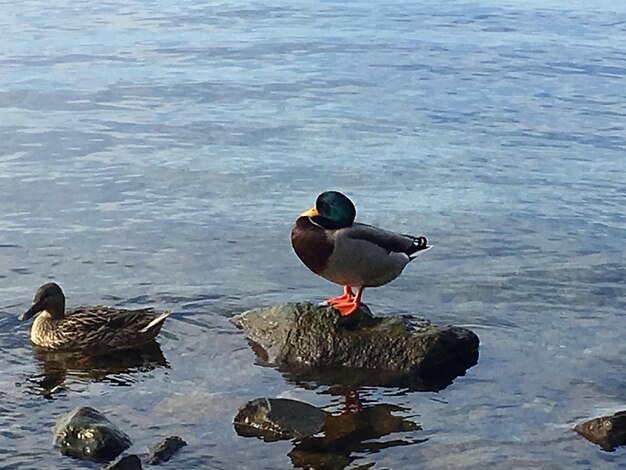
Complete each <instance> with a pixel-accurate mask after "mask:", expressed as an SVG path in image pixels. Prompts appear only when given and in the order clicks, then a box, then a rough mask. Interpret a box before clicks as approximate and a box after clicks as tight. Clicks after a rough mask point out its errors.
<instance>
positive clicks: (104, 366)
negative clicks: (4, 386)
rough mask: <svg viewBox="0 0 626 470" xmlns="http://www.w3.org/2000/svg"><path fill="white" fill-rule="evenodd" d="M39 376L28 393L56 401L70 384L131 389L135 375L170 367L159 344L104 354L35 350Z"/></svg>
mask: <svg viewBox="0 0 626 470" xmlns="http://www.w3.org/2000/svg"><path fill="white" fill-rule="evenodd" d="M33 356H34V357H35V359H36V363H37V369H38V372H37V373H36V374H35V375H33V376H31V377H29V379H28V380H27V383H26V389H27V391H28V393H31V394H36V395H42V396H44V397H46V398H54V397H55V395H57V394H59V393H62V392H63V391H65V390H66V387H67V385H68V382H79V383H90V382H107V383H111V384H113V385H117V386H130V385H131V384H132V383H133V382H136V375H137V374H141V373H144V372H148V371H151V370H154V369H157V368H161V367H163V368H169V367H170V365H169V363H168V362H167V359H166V358H165V356H164V355H163V352H162V351H161V347H160V346H159V344H158V343H157V342H156V341H153V342H151V343H147V344H144V345H142V346H140V347H136V348H129V349H120V350H115V351H109V352H104V353H83V352H80V351H72V352H59V351H50V350H47V349H43V348H39V347H36V346H35V347H33Z"/></svg>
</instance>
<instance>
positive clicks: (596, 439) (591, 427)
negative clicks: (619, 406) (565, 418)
mask: <svg viewBox="0 0 626 470" xmlns="http://www.w3.org/2000/svg"><path fill="white" fill-rule="evenodd" d="M574 431H576V432H577V433H578V434H580V435H581V436H583V437H584V438H586V439H587V440H589V441H591V442H593V443H594V444H598V445H599V446H600V447H602V449H604V450H608V451H613V450H615V448H616V447H618V446H623V445H624V444H626V410H624V411H619V412H617V413H615V414H614V415H613V416H601V417H599V418H594V419H590V420H589V421H585V422H584V423H580V424H578V425H576V427H575V428H574Z"/></svg>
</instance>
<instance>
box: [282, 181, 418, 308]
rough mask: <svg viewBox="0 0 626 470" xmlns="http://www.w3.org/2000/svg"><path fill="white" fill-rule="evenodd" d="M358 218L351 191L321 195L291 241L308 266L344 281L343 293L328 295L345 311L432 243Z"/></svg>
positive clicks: (325, 275) (317, 272)
mask: <svg viewBox="0 0 626 470" xmlns="http://www.w3.org/2000/svg"><path fill="white" fill-rule="evenodd" d="M355 217H356V209H355V208H354V204H353V203H352V201H351V200H350V199H348V197H347V196H345V195H343V194H341V193H340V192H337V191H326V192H323V193H322V194H320V195H319V196H318V197H317V200H316V201H315V207H313V208H312V209H309V210H308V211H306V212H303V213H302V214H300V217H299V218H298V219H297V220H296V223H295V225H294V227H293V229H292V231H291V244H292V246H293V249H294V251H295V252H296V254H297V255H298V257H299V258H300V260H301V261H302V262H303V263H304V264H305V266H306V267H307V268H309V269H310V270H311V271H313V272H314V273H315V274H317V275H319V276H321V277H323V278H324V279H327V280H329V281H331V282H334V283H336V284H339V285H342V286H343V288H344V290H343V295H340V296H339V297H332V298H330V299H326V302H327V303H329V304H330V305H332V306H333V307H334V308H335V309H337V310H338V311H339V312H340V313H341V315H343V316H347V315H350V314H352V313H354V312H355V311H356V310H357V309H358V308H359V305H360V303H361V296H362V295H363V289H365V288H366V287H378V286H382V285H383V284H387V283H388V282H391V281H393V280H394V279H395V278H397V277H398V276H399V275H400V273H401V272H402V270H403V269H404V267H405V266H406V265H407V264H408V263H409V262H410V261H411V260H413V259H415V257H416V256H417V255H418V254H419V253H421V252H423V251H424V250H427V249H428V248H430V247H429V246H428V243H427V241H426V238H425V237H414V236H412V235H400V234H398V233H394V232H389V231H387V230H383V229H380V228H377V227H373V226H371V225H365V224H360V223H356V222H354V219H355ZM353 287H354V288H356V289H357V292H356V295H355V294H354V292H353V291H352V288H353Z"/></svg>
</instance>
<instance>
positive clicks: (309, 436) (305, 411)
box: [234, 389, 426, 469]
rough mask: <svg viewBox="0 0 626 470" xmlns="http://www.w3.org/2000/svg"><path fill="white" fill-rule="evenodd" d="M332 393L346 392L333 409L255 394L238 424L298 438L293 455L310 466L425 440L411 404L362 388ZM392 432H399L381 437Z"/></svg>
mask: <svg viewBox="0 0 626 470" xmlns="http://www.w3.org/2000/svg"><path fill="white" fill-rule="evenodd" d="M330 393H332V394H337V395H339V396H343V397H344V398H343V402H341V401H340V402H339V403H340V405H339V409H338V410H337V411H336V412H334V413H329V412H326V411H323V410H321V409H320V408H316V407H314V406H312V405H309V404H307V403H303V402H299V401H296V400H290V399H268V398H260V399H256V400H253V401H251V402H248V403H247V404H246V405H244V406H243V407H241V408H240V410H239V412H238V414H237V416H236V417H235V419H234V425H235V430H236V432H237V433H238V434H239V435H240V436H244V437H253V436H254V437H258V438H261V439H263V440H265V441H266V442H272V441H276V440H281V439H293V443H294V447H293V449H292V450H291V452H289V454H288V456H289V458H290V459H291V461H292V463H293V465H294V466H295V467H297V468H307V469H343V468H345V467H347V466H349V465H350V464H351V463H352V462H353V461H354V460H355V459H356V458H357V455H359V454H363V453H366V454H371V453H376V452H379V451H380V450H382V449H388V448H391V447H398V446H409V445H414V444H418V443H421V442H424V441H426V439H420V438H416V437H415V433H416V432H418V431H420V430H421V429H422V428H421V426H420V425H419V424H417V423H415V422H414V421H411V420H410V419H407V418H406V417H403V416H402V414H403V413H406V412H407V411H408V409H406V408H403V407H401V406H398V405H393V404H388V403H369V402H367V401H365V400H362V399H361V397H360V393H359V390H358V389H355V390H345V389H344V390H334V391H331V392H330ZM392 434H398V435H399V436H398V438H397V439H384V440H382V439H381V438H382V437H385V436H389V435H392Z"/></svg>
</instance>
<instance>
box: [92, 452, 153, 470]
mask: <svg viewBox="0 0 626 470" xmlns="http://www.w3.org/2000/svg"><path fill="white" fill-rule="evenodd" d="M142 468H143V466H142V465H141V459H140V458H139V457H138V456H137V455H135V454H131V455H123V456H121V457H118V458H117V459H116V460H115V461H114V462H111V463H110V464H109V465H107V466H105V467H102V469H101V470H141V469H142Z"/></svg>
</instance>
